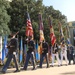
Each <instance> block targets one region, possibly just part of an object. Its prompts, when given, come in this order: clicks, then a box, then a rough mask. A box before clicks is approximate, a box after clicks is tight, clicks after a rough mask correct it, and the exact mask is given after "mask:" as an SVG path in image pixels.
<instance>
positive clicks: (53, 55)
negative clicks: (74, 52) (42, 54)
mask: <svg viewBox="0 0 75 75" xmlns="http://www.w3.org/2000/svg"><path fill="white" fill-rule="evenodd" d="M55 56H56V59H57V61H58V65H60V60H59V55H58V53H56V54H53V53H52V65H53V66H54V60H55Z"/></svg>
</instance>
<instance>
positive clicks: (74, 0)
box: [43, 0, 75, 22]
mask: <svg viewBox="0 0 75 75" xmlns="http://www.w3.org/2000/svg"><path fill="white" fill-rule="evenodd" d="M43 4H44V5H45V6H53V8H54V9H55V10H59V11H60V12H61V13H62V15H63V14H64V15H65V16H66V17H67V21H68V22H70V21H75V0H43Z"/></svg>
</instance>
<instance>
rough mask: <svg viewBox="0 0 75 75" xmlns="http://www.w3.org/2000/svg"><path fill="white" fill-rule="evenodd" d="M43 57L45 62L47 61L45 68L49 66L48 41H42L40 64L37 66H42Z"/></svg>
mask: <svg viewBox="0 0 75 75" xmlns="http://www.w3.org/2000/svg"><path fill="white" fill-rule="evenodd" d="M44 58H46V63H47V68H48V67H49V61H48V43H47V42H45V41H44V42H42V54H41V57H40V65H39V67H40V68H42V63H43V60H44Z"/></svg>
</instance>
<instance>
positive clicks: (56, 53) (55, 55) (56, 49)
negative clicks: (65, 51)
mask: <svg viewBox="0 0 75 75" xmlns="http://www.w3.org/2000/svg"><path fill="white" fill-rule="evenodd" d="M51 54H52V65H51V66H52V67H53V66H54V60H55V57H56V59H57V61H58V67H59V66H60V60H59V54H58V45H57V43H55V44H54V45H53V46H52V52H51Z"/></svg>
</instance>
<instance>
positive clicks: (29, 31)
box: [26, 12, 33, 37]
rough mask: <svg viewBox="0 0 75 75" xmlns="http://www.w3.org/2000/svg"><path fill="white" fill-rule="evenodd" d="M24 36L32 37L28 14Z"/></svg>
mask: <svg viewBox="0 0 75 75" xmlns="http://www.w3.org/2000/svg"><path fill="white" fill-rule="evenodd" d="M26 36H27V37H29V36H32V37H33V28H32V24H31V20H30V16H29V13H28V12H27V27H26Z"/></svg>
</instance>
